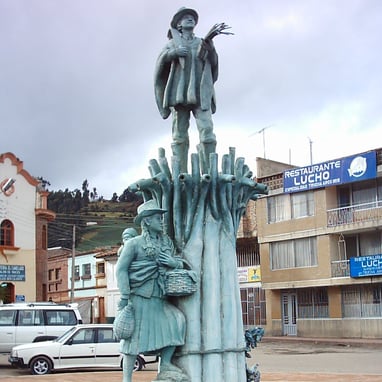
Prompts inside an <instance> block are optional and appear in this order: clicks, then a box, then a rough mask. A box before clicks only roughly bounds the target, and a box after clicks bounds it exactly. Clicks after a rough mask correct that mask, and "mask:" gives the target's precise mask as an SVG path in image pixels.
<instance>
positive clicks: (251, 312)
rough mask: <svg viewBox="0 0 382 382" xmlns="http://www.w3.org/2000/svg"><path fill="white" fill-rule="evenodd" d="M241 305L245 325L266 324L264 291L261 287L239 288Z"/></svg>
mask: <svg viewBox="0 0 382 382" xmlns="http://www.w3.org/2000/svg"><path fill="white" fill-rule="evenodd" d="M240 297H241V307H242V314H243V324H244V325H245V326H254V325H266V323H267V319H266V304H265V291H264V289H261V288H241V289H240Z"/></svg>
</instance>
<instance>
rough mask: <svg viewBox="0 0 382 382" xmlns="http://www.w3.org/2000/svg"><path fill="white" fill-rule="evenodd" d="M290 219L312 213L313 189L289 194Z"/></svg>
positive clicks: (311, 214)
mask: <svg viewBox="0 0 382 382" xmlns="http://www.w3.org/2000/svg"><path fill="white" fill-rule="evenodd" d="M291 205H292V219H296V218H302V217H306V216H313V215H314V194H313V191H309V192H297V193H295V194H291Z"/></svg>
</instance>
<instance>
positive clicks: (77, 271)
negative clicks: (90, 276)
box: [74, 265, 80, 280]
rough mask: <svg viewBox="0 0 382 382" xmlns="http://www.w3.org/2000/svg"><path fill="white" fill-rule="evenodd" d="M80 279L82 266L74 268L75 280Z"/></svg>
mask: <svg viewBox="0 0 382 382" xmlns="http://www.w3.org/2000/svg"><path fill="white" fill-rule="evenodd" d="M79 278H80V266H79V265H75V266H74V279H75V280H79Z"/></svg>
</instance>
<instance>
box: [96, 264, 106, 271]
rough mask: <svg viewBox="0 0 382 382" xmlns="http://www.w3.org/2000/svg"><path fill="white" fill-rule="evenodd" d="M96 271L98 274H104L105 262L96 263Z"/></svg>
mask: <svg viewBox="0 0 382 382" xmlns="http://www.w3.org/2000/svg"><path fill="white" fill-rule="evenodd" d="M97 273H98V274H105V263H104V262H101V263H97Z"/></svg>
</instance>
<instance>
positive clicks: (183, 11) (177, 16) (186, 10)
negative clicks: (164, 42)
mask: <svg viewBox="0 0 382 382" xmlns="http://www.w3.org/2000/svg"><path fill="white" fill-rule="evenodd" d="M184 15H192V16H193V17H194V19H195V24H197V23H198V19H199V15H198V13H197V12H196V11H195V10H194V9H191V8H186V7H182V8H180V9H179V11H178V12H176V13H175V15H174V17H173V18H172V20H171V27H172V28H176V27H177V26H178V22H179V20H180V19H181V18H182V17H183V16H184Z"/></svg>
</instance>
